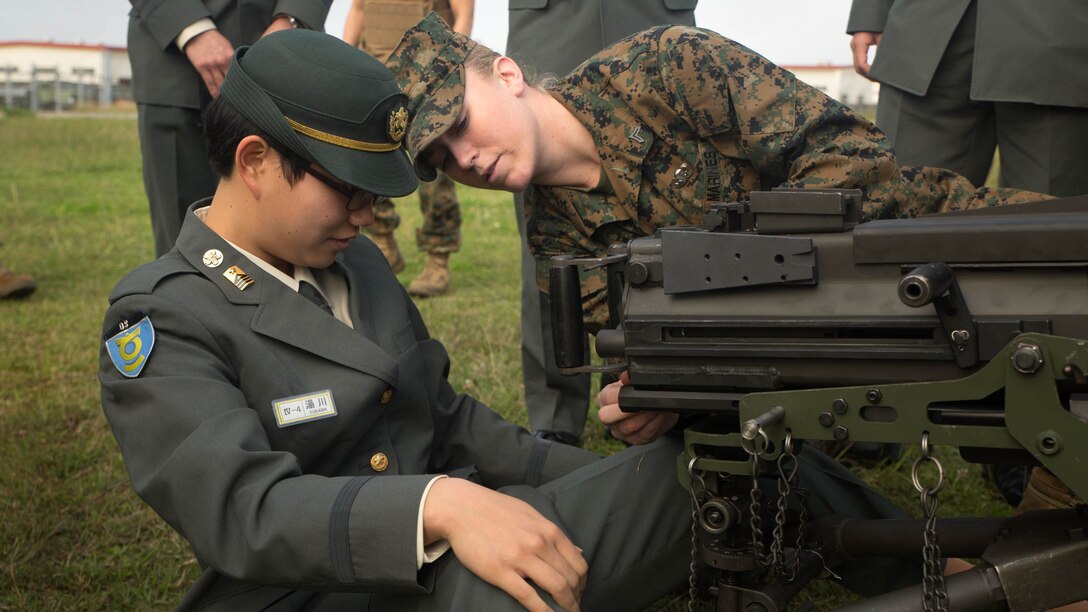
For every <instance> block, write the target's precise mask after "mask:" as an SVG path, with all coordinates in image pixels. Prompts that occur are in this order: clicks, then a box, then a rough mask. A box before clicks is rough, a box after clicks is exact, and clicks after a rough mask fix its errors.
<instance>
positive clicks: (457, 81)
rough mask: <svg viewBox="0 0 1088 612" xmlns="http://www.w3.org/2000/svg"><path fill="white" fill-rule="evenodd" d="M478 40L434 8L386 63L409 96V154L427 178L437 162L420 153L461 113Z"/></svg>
mask: <svg viewBox="0 0 1088 612" xmlns="http://www.w3.org/2000/svg"><path fill="white" fill-rule="evenodd" d="M475 46H476V42H475V41H473V40H472V39H470V38H469V37H467V36H465V35H464V34H458V33H457V32H454V31H453V30H451V29H450V27H449V26H448V25H446V22H444V21H442V18H441V17H439V16H438V13H430V14H429V15H427V16H426V17H424V18H423V20H422V21H420V22H419V23H417V24H416V25H415V27H413V28H412V29H410V30H408V31H406V32H405V33H404V38H402V39H401V40H400V44H399V45H397V48H396V49H393V53H392V54H391V55H390V56H389V59H387V60H386V61H385V65H386V66H387V67H388V68H389V70H390V71H392V72H393V75H394V76H395V77H396V79H397V85H398V86H399V87H400V89H401V91H403V92H404V93H405V94H406V95H407V96H408V112H409V113H410V114H411V125H409V127H408V136H407V139H406V142H407V143H408V154H409V155H411V156H412V159H414V160H415V165H416V174H418V175H419V178H421V179H423V180H425V181H433V180H435V177H436V171H435V169H434V168H432V167H431V166H430V164H427V163H426V162H424V161H423V160H422V159H420V158H419V157H418V155H419V152H420V151H422V150H424V149H426V148H427V145H429V144H431V142H433V141H434V139H435V138H438V137H439V136H441V135H442V134H443V133H444V132H445V131H446V130H448V129H449V128H450V126H452V125H453V122H454V121H455V120H456V119H457V116H458V115H459V114H461V102H462V100H463V99H464V96H465V68H464V65H463V64H464V61H465V58H466V57H468V54H469V52H470V51H472V48H473V47H475Z"/></svg>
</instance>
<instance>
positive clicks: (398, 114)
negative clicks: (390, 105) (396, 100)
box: [389, 106, 408, 142]
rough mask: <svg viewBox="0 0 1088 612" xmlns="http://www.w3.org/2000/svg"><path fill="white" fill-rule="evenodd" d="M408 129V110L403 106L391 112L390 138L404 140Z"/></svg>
mask: <svg viewBox="0 0 1088 612" xmlns="http://www.w3.org/2000/svg"><path fill="white" fill-rule="evenodd" d="M407 131H408V110H407V109H405V108H404V107H403V106H401V107H399V108H397V110H395V111H391V112H390V113H389V138H391V139H393V142H400V141H402V140H404V134H405V133H406V132H407Z"/></svg>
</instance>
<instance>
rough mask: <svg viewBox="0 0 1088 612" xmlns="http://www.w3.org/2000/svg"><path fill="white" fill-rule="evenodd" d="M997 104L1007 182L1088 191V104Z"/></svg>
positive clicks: (1056, 191) (1066, 192) (1059, 192)
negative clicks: (1071, 105) (1070, 105)
mask: <svg viewBox="0 0 1088 612" xmlns="http://www.w3.org/2000/svg"><path fill="white" fill-rule="evenodd" d="M994 107H995V110H996V115H997V146H998V150H999V151H1000V152H1001V186H1002V187H1013V188H1015V189H1026V190H1028V191H1037V192H1039V193H1049V194H1050V195H1055V196H1073V195H1082V194H1088V151H1085V149H1084V143H1086V142H1088V109H1086V108H1071V107H1064V106H1041V105H1037V104H1023V103H1013V102H998V103H995V104H994Z"/></svg>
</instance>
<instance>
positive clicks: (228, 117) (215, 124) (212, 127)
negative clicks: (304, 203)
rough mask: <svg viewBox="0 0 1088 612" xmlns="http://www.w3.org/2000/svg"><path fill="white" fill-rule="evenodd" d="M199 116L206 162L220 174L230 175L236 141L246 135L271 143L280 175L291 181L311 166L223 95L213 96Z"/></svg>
mask: <svg viewBox="0 0 1088 612" xmlns="http://www.w3.org/2000/svg"><path fill="white" fill-rule="evenodd" d="M202 119H203V122H204V148H205V150H206V151H207V153H208V163H210V164H211V166H212V170H214V171H215V173H216V174H218V175H219V176H220V177H227V176H230V173H231V172H233V171H234V152H235V151H236V150H237V149H238V143H240V142H242V139H243V138H245V137H246V136H260V137H261V138H263V139H264V140H266V141H267V142H268V144H269V145H271V146H272V150H274V151H275V152H276V153H279V155H280V158H282V160H283V177H284V178H285V179H287V182H288V183H290V184H292V185H294V184H295V183H296V182H298V181H299V179H301V178H302V175H303V173H304V172H306V168H308V167H310V162H309V161H307V160H306V159H305V158H304V157H302V156H301V155H299V154H298V153H295V152H294V151H292V150H291V149H288V148H287V147H285V146H283V145H282V144H280V143H279V142H278V141H277V140H276V139H275V138H272V137H271V136H269V135H268V133H267V132H265V131H264V130H262V129H261V128H259V127H257V126H256V125H254V123H253V122H252V121H250V120H249V119H247V118H246V117H245V116H244V115H242V113H239V112H238V110H237V109H236V108H234V106H233V105H232V104H231V103H230V102H228V101H227V100H226V99H225V98H223V96H218V97H216V98H215V99H214V100H212V101H211V103H210V104H208V105H207V106H206V107H204V112H203V113H202Z"/></svg>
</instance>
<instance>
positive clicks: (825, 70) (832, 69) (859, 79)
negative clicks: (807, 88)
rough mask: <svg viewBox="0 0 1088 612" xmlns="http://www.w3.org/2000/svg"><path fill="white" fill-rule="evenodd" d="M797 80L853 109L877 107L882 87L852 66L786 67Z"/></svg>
mask: <svg viewBox="0 0 1088 612" xmlns="http://www.w3.org/2000/svg"><path fill="white" fill-rule="evenodd" d="M785 68H786V69H787V70H789V71H790V72H792V73H793V74H794V75H796V76H797V78H799V79H801V80H802V81H804V82H805V83H808V84H809V85H811V86H813V87H815V88H816V89H819V90H820V91H822V92H824V93H825V94H827V95H829V96H831V97H832V98H834V99H836V100H838V101H839V102H842V103H843V104H845V105H847V106H849V107H851V108H855V109H856V108H860V107H870V106H876V102H877V98H878V96H879V95H880V86H879V85H878V84H877V83H874V82H872V81H870V80H869V79H866V78H865V77H863V76H861V75H860V74H858V73H856V72H854V68H853V67H852V66H786V67H785Z"/></svg>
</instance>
